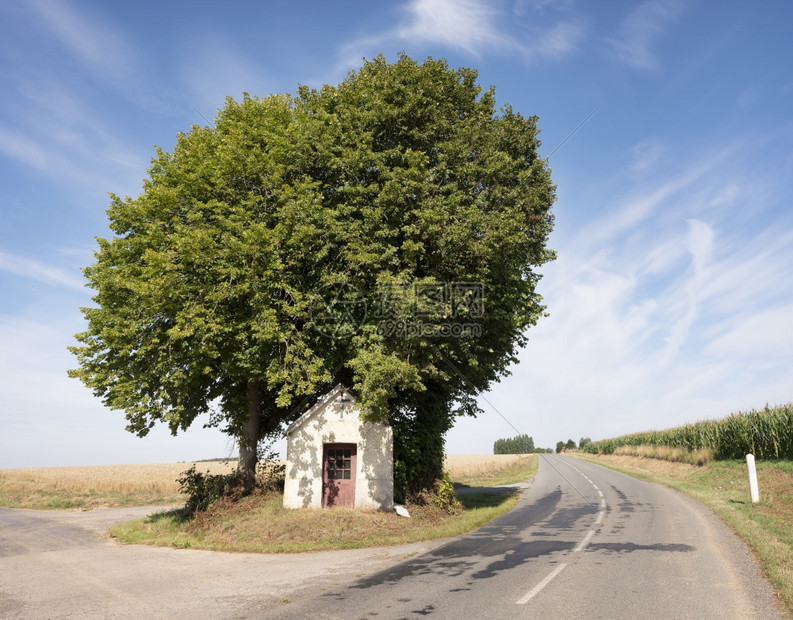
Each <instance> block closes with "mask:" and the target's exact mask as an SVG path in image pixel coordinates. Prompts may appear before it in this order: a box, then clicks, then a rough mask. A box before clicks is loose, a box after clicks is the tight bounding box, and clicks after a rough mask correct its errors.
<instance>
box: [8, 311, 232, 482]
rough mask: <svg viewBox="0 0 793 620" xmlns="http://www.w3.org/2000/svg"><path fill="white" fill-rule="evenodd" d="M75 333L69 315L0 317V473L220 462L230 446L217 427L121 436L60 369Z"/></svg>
mask: <svg viewBox="0 0 793 620" xmlns="http://www.w3.org/2000/svg"><path fill="white" fill-rule="evenodd" d="M81 328H82V326H81V322H80V320H79V319H77V317H76V310H75V312H73V313H70V314H69V315H68V316H65V315H64V313H63V312H60V313H59V316H57V317H51V320H49V321H46V322H42V321H38V320H27V319H19V318H12V317H6V316H0V342H2V343H3V346H2V347H0V394H2V395H3V398H2V399H0V437H2V441H3V443H2V445H3V449H2V450H0V468H5V467H45V466H58V465H99V464H108V463H156V462H168V463H173V462H176V461H185V460H191V459H202V458H216V457H224V456H228V455H229V454H231V453H232V452H233V451H234V445H233V442H230V441H229V438H228V437H227V436H226V435H224V434H223V433H221V432H220V431H218V430H217V429H204V428H202V427H201V426H202V422H203V421H205V420H204V419H199V420H196V421H195V422H194V424H193V428H191V429H190V430H188V431H187V432H186V433H180V434H179V435H178V436H176V437H173V436H171V434H170V432H169V431H168V429H167V427H164V426H162V425H159V426H157V427H155V429H153V430H152V431H151V432H150V433H149V435H147V436H146V437H144V438H138V437H136V436H135V435H132V434H131V433H129V432H127V431H126V430H125V426H126V421H125V419H124V414H123V412H121V411H111V410H109V409H107V408H106V407H104V406H103V405H102V403H101V401H100V400H99V399H97V398H95V397H94V396H93V395H92V394H91V392H90V390H88V389H87V388H86V387H84V386H83V385H82V384H81V383H80V382H79V381H78V380H77V379H71V378H69V377H68V376H67V374H66V371H67V369H69V368H74V367H76V359H75V358H74V357H73V356H72V355H71V354H70V353H69V352H68V351H67V349H66V347H67V346H68V345H71V344H76V342H75V341H74V340H73V339H72V334H73V333H75V332H77V331H79V330H80V329H81Z"/></svg>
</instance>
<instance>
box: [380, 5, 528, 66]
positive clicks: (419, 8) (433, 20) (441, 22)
mask: <svg viewBox="0 0 793 620" xmlns="http://www.w3.org/2000/svg"><path fill="white" fill-rule="evenodd" d="M407 13H408V15H409V18H408V20H407V21H406V23H403V24H402V25H400V26H399V27H398V28H397V30H396V32H395V34H396V36H397V37H398V38H400V39H405V40H411V39H412V40H419V41H427V42H432V43H440V44H442V45H446V46H448V47H452V48H459V49H462V50H464V51H466V52H468V53H469V54H474V55H476V54H478V53H479V51H480V50H482V49H484V48H496V49H497V48H501V47H503V46H512V45H515V42H514V41H511V40H510V39H509V38H508V37H503V36H501V34H500V33H499V31H498V29H497V28H496V26H495V23H494V22H495V19H496V16H497V13H496V11H495V10H494V8H493V7H492V6H491V5H490V4H484V3H481V2H477V1H476V0H414V1H413V2H411V4H410V5H409V6H408V7H407Z"/></svg>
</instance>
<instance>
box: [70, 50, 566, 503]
mask: <svg viewBox="0 0 793 620" xmlns="http://www.w3.org/2000/svg"><path fill="white" fill-rule="evenodd" d="M476 78H477V74H476V72H475V71H473V70H470V69H457V70H453V69H450V68H449V67H448V66H447V64H446V63H445V61H440V60H432V59H428V60H427V61H425V62H424V63H422V64H418V63H416V62H415V61H413V60H412V59H410V58H408V57H407V56H404V55H403V56H400V58H399V59H398V61H397V62H395V63H388V62H387V61H386V60H385V59H384V58H383V57H377V58H375V59H374V60H372V61H368V62H365V63H364V65H363V66H362V68H361V69H360V70H358V71H357V72H352V73H350V74H349V75H348V77H347V78H346V79H345V80H344V81H343V82H342V83H341V84H339V85H338V86H335V87H332V86H324V87H322V88H321V89H319V90H314V89H309V88H307V87H301V88H300V89H299V90H298V92H297V94H296V95H295V96H288V95H274V96H270V97H266V98H264V99H259V98H255V97H250V96H247V95H246V96H245V97H244V98H243V100H242V101H240V102H237V101H233V100H231V99H228V100H227V103H226V106H225V108H224V109H223V110H221V111H219V113H218V116H217V118H216V120H215V124H214V126H213V127H199V126H194V127H192V128H191V129H190V131H189V132H188V133H184V134H179V136H178V140H177V144H176V146H175V147H174V149H173V151H172V152H166V151H163V150H160V149H158V150H157V155H156V157H155V158H154V160H153V162H152V165H151V167H150V168H149V174H148V178H147V179H146V180H145V181H144V187H143V192H142V193H141V194H140V195H138V196H137V197H135V198H130V197H126V198H119V197H116V196H113V197H112V202H111V206H110V208H109V210H108V215H109V218H110V228H111V230H112V232H113V236H112V238H110V239H99V240H98V243H99V249H98V251H97V252H96V254H95V258H96V261H95V262H94V264H93V265H91V266H89V267H87V268H86V269H85V275H86V278H87V280H88V285H89V286H90V287H92V288H93V289H94V290H95V291H96V294H95V296H94V298H93V299H94V302H95V305H94V306H92V307H89V308H84V309H83V312H84V314H85V317H86V318H87V321H88V326H87V329H86V331H84V332H82V333H80V334H78V335H77V340H78V341H79V342H80V345H79V346H75V347H72V351H73V352H74V353H75V354H76V355H77V358H78V360H79V368H78V369H76V370H74V371H71V374H72V375H73V376H76V377H79V378H80V379H81V380H82V381H83V382H84V383H85V384H86V385H87V386H89V387H90V388H92V389H93V391H94V392H95V394H97V395H98V396H100V397H101V398H102V399H103V400H104V402H105V403H106V404H107V405H108V406H109V407H110V408H113V409H120V410H123V411H125V412H126V419H127V422H128V425H127V429H128V430H130V431H132V432H134V433H137V434H138V435H141V436H143V435H145V434H146V433H147V432H148V431H149V430H150V429H151V428H152V426H153V425H154V424H155V423H157V422H164V423H166V424H168V426H169V427H170V429H171V431H172V432H173V433H174V434H175V433H177V432H178V431H179V430H182V429H186V428H187V427H188V426H189V425H190V424H191V423H192V422H193V421H194V420H195V419H196V417H197V416H199V415H200V414H203V413H206V412H208V411H209V412H211V416H210V418H209V419H210V424H213V425H217V426H220V427H221V428H222V429H223V430H224V431H226V432H227V433H229V434H230V435H232V436H234V437H235V438H237V439H238V441H239V445H240V469H241V470H242V472H243V478H244V479H245V480H246V481H247V484H248V485H249V486H250V485H251V484H252V483H253V473H254V471H255V465H256V459H257V456H256V454H257V446H258V445H259V442H260V441H261V440H262V439H264V438H267V437H271V436H275V435H277V434H278V433H279V432H281V431H282V429H283V425H284V423H286V422H288V421H290V420H291V419H294V418H295V417H296V416H297V415H299V414H300V413H301V412H302V411H303V410H304V408H305V406H306V403H310V402H311V401H312V400H313V398H315V397H317V396H318V395H319V394H321V393H322V392H323V391H324V390H326V389H328V387H329V386H330V385H331V384H332V382H334V381H342V382H344V383H346V384H347V385H348V386H350V387H352V388H353V389H354V391H355V392H356V393H357V395H358V396H359V398H360V401H361V403H362V405H363V407H364V408H365V409H366V410H367V411H368V415H369V416H370V417H371V419H373V420H380V421H386V422H389V423H391V424H392V425H393V426H394V429H395V458H396V460H397V474H396V475H397V486H398V492H399V493H404V492H406V491H411V490H418V489H420V488H423V487H428V486H430V485H431V484H432V483H433V482H434V480H435V479H436V478H437V477H438V475H439V474H440V472H441V468H442V459H443V436H444V433H445V432H446V431H447V430H448V429H449V428H450V427H451V425H452V424H453V420H454V418H455V416H457V415H461V414H474V413H476V411H477V407H476V402H475V396H476V395H477V394H478V393H479V392H481V391H482V390H485V389H487V388H488V387H489V386H490V385H491V384H492V383H493V382H494V381H497V380H498V379H499V378H500V377H502V376H504V375H505V374H506V373H507V369H508V366H509V365H510V364H511V363H512V362H514V361H515V359H516V353H517V351H518V349H519V348H520V347H521V346H522V345H524V344H525V342H526V330H527V328H529V327H530V326H531V325H533V324H534V323H535V322H536V321H537V320H538V318H539V317H540V316H541V315H542V313H543V310H544V308H543V306H542V305H541V298H540V297H539V296H538V295H537V293H536V290H535V287H536V284H537V282H538V280H539V277H540V276H539V274H538V272H537V267H539V266H540V265H542V264H543V263H545V262H546V261H548V260H550V259H552V258H553V253H552V252H551V251H550V250H549V249H547V247H546V242H547V238H548V234H549V233H550V231H551V228H552V224H553V216H552V214H551V205H552V203H553V201H554V197H555V196H554V187H553V185H552V182H551V179H550V172H549V170H548V166H547V163H546V162H545V161H544V160H543V159H541V158H540V157H539V156H538V152H537V151H538V147H539V140H538V137H537V134H538V130H537V125H536V120H537V119H536V118H535V117H529V118H525V117H523V116H521V115H520V114H518V113H517V112H515V111H513V110H512V109H511V108H510V107H509V106H506V107H503V108H501V109H500V110H497V109H496V107H495V93H494V90H493V89H490V90H487V91H484V92H483V91H482V89H481V88H480V87H479V86H478V85H477V83H476Z"/></svg>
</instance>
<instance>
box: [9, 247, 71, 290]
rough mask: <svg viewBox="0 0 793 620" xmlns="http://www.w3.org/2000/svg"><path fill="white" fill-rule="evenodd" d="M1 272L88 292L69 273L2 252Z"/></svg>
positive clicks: (43, 263) (30, 259) (56, 267)
mask: <svg viewBox="0 0 793 620" xmlns="http://www.w3.org/2000/svg"><path fill="white" fill-rule="evenodd" d="M0 271H5V272H7V273H12V274H14V275H17V276H21V277H23V278H30V279H31V280H36V281H38V282H43V283H45V284H49V285H52V286H57V287H61V288H67V289H71V290H76V291H81V292H86V288H85V284H84V282H83V281H82V280H80V279H79V278H78V277H77V276H76V275H74V274H72V273H70V272H69V271H67V270H65V269H63V268H62V267H59V266H57V265H52V264H49V263H45V262H42V261H38V260H35V259H32V258H26V257H24V256H16V255H14V254H9V253H7V252H2V251H0Z"/></svg>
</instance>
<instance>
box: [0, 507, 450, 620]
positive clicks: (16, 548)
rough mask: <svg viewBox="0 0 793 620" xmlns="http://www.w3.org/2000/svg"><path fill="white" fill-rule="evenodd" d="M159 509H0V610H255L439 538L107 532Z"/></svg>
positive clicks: (347, 578) (123, 614)
mask: <svg viewBox="0 0 793 620" xmlns="http://www.w3.org/2000/svg"><path fill="white" fill-rule="evenodd" d="M158 510H162V509H157V508H152V507H150V506H149V507H142V508H116V509H110V510H93V511H90V512H81V511H60V510H59V511H40V510H10V509H7V508H0V618H3V619H5V618H24V619H25V620H32V619H38V618H48V619H49V618H69V619H71V618H103V619H104V618H134V619H136V620H140V619H142V618H145V619H146V620H149V619H154V618H163V619H169V620H171V619H177V618H185V619H187V618H189V619H190V620H195V619H197V618H200V619H201V620H205V619H211V618H219V619H220V618H252V617H260V616H261V615H262V614H264V613H266V612H267V610H272V609H274V608H278V607H279V606H281V605H283V604H284V601H285V600H287V599H288V597H289V596H290V593H291V592H293V591H300V590H305V589H306V588H308V589H309V590H310V591H311V592H317V591H321V590H322V589H326V588H330V587H334V586H338V585H340V584H343V583H349V582H351V581H354V580H355V579H357V578H359V577H361V576H364V575H367V574H371V573H374V572H375V571H377V570H379V569H382V568H384V567H388V566H393V565H394V564H395V563H397V562H399V561H401V560H403V559H405V558H407V557H410V556H413V555H416V554H420V553H424V552H426V551H428V550H431V549H432V548H434V547H436V546H438V545H439V544H441V543H440V542H438V541H432V542H428V543H419V544H413V545H405V546H401V547H388V548H380V549H358V550H350V551H329V552H324V553H320V554H314V553H301V554H273V555H262V554H251V553H218V552H213V551H199V550H193V549H170V548H162V547H147V546H143V545H120V544H118V543H116V542H114V541H113V540H112V539H110V538H108V537H107V535H106V534H105V532H106V530H107V529H108V527H110V526H111V525H113V524H114V523H119V522H121V521H128V520H130V519H135V518H140V517H143V516H146V515H147V514H150V513H152V512H157V511H158Z"/></svg>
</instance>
